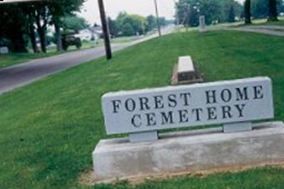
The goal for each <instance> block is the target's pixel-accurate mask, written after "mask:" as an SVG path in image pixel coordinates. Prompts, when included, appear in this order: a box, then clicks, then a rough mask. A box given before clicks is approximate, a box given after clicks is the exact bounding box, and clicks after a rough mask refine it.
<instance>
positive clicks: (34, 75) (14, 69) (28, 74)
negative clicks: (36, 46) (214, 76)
mask: <svg viewBox="0 0 284 189" xmlns="http://www.w3.org/2000/svg"><path fill="white" fill-rule="evenodd" d="M174 29H175V28H174V27H173V26H170V27H167V28H164V30H163V34H168V33H171V32H173V31H174ZM157 36H158V35H157V34H153V35H151V36H148V37H144V38H142V39H139V40H136V41H133V42H131V43H124V44H114V45H112V49H113V51H114V52H115V51H118V50H121V49H124V48H126V47H129V46H132V45H135V44H137V43H141V42H143V41H146V40H149V39H152V38H155V37H157ZM104 55H105V52H104V47H97V48H93V49H87V50H81V51H75V52H69V53H64V54H61V55H57V56H53V57H48V58H41V59H36V60H32V61H29V62H27V63H23V64H18V65H15V66H11V67H8V68H4V69H0V95H1V94H3V93H5V92H8V91H11V90H13V89H15V88H18V87H22V86H25V85H28V84H30V83H32V82H34V81H36V80H39V79H41V78H44V77H46V76H48V75H51V74H55V73H58V72H61V71H63V70H66V69H68V68H71V67H73V66H76V65H79V64H82V63H85V62H89V61H91V60H95V59H97V58H100V57H103V56H104Z"/></svg>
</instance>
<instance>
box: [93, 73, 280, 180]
mask: <svg viewBox="0 0 284 189" xmlns="http://www.w3.org/2000/svg"><path fill="white" fill-rule="evenodd" d="M272 97H273V96H272V84H271V80H270V78H268V77H256V78H248V79H240V80H232V81H219V82H212V83H203V84H192V85H184V86H176V87H164V88H156V89H144V90H136V91H128V92H124V91H121V92H115V93H108V94H105V95H104V96H103V97H102V105H103V113H104V118H105V126H106V131H107V134H119V133H128V134H129V140H125V138H116V139H107V140H101V141H100V142H99V143H98V144H97V146H96V148H95V150H94V151H93V154H92V156H93V162H94V173H95V174H94V175H95V177H96V179H98V180H100V179H101V180H104V179H114V178H115V179H117V178H125V177H126V178H128V177H130V178H133V176H134V177H136V176H137V177H139V176H141V175H142V176H143V175H145V177H148V176H150V175H152V174H154V175H155V174H159V175H161V174H165V173H176V172H178V171H182V172H194V171H200V170H211V169H219V168H221V169H222V168H228V167H239V166H257V165H271V164H272V165H273V164H274V163H277V162H283V161H284V147H283V144H284V124H283V122H262V123H259V122H258V123H251V122H252V121H255V120H265V119H271V118H273V116H274V111H273V98H272ZM208 124H223V129H222V128H220V127H218V128H217V127H216V128H215V127H214V128H207V129H202V130H195V131H183V132H167V133H163V134H162V135H161V140H159V141H154V140H156V139H157V138H158V137H157V136H158V134H157V132H158V131H159V130H162V129H169V128H181V127H193V126H198V125H208ZM232 128H233V129H232ZM243 128H247V129H243ZM226 130H228V131H229V132H226ZM235 131H244V132H235ZM246 131H248V132H246ZM180 133H182V134H180ZM201 133H202V134H201ZM129 141H130V142H129ZM142 141H143V142H142Z"/></svg>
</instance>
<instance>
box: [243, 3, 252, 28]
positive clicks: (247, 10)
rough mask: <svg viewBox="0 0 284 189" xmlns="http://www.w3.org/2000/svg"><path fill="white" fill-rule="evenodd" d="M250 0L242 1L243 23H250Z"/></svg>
mask: <svg viewBox="0 0 284 189" xmlns="http://www.w3.org/2000/svg"><path fill="white" fill-rule="evenodd" d="M250 9H251V1H250V0H245V3H244V16H245V24H251V10H250Z"/></svg>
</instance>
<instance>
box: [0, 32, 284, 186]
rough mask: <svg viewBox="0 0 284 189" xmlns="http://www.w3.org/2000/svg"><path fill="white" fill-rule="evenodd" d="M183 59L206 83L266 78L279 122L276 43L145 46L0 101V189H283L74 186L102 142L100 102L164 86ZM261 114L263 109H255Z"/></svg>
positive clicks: (283, 178)
mask: <svg viewBox="0 0 284 189" xmlns="http://www.w3.org/2000/svg"><path fill="white" fill-rule="evenodd" d="M181 55H191V56H192V57H193V58H194V60H196V61H197V62H198V64H199V67H200V69H201V70H202V72H203V73H204V74H205V78H206V80H207V81H217V80H223V79H237V78H244V77H253V76H270V77H271V78H272V79H273V92H274V101H275V110H276V119H277V120H284V62H283V60H284V38H281V37H272V36H266V35H261V34H253V33H240V32H233V31H215V32H208V33H202V34H199V33H196V32H189V33H178V34H172V35H169V36H165V37H163V38H160V39H153V40H151V41H149V42H145V43H142V44H139V45H136V46H134V47H131V48H128V49H126V50H124V51H121V52H118V53H116V54H115V56H114V59H113V60H112V61H110V62H107V61H105V60H104V59H100V60H98V61H94V62H90V63H86V64H83V65H80V66H78V67H75V68H72V69H70V70H67V71H65V72H63V73H60V74H57V75H55V76H51V77H49V78H47V79H44V80H41V81H39V82H36V83H35V84H32V85H30V86H27V87H24V88H21V89H18V90H15V91H13V92H11V93H7V94H4V95H2V96H0V110H1V113H0V188H1V189H2V188H3V189H8V188H9V189H14V188H15V189H18V188H21V189H25V188H27V189H31V188H59V189H62V188H64V189H65V188H66V189H67V188H68V189H69V188H100V189H103V188H104V189H107V188H120V189H123V188H134V187H136V188H139V189H155V188H161V189H164V188H168V189H170V188H180V189H188V188H198V189H199V188H204V189H212V188H216V189H223V188H224V189H225V188H226V189H228V188H230V189H232V188H236V189H239V188H257V189H259V188H267V189H271V188H279V189H280V188H283V186H284V169H281V168H260V169H253V170H248V171H245V172H240V173H223V174H216V175H210V176H204V177H197V176H186V177H178V178H175V179H167V180H164V181H149V182H147V183H145V184H142V185H138V186H130V185H128V184H125V183H122V184H118V185H97V186H95V187H90V186H84V185H81V184H79V182H78V180H79V176H80V174H82V173H83V172H86V171H89V170H91V168H92V159H91V153H92V150H93V149H94V147H95V145H96V144H97V143H98V141H99V140H100V139H102V138H108V137H110V136H106V134H105V130H104V125H103V116H102V112H101V96H102V95H103V94H104V93H106V92H109V91H117V90H129V89H140V88H147V87H159V86H166V85H169V83H170V78H171V73H172V68H173V65H174V63H175V62H176V61H177V58H178V56H181ZM263 108H265V107H263Z"/></svg>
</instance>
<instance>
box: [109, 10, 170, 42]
mask: <svg viewBox="0 0 284 189" xmlns="http://www.w3.org/2000/svg"><path fill="white" fill-rule="evenodd" d="M158 22H159V24H160V25H161V26H164V25H166V24H167V23H168V22H169V21H167V20H166V19H165V18H164V17H161V18H159V19H157V18H156V17H155V16H153V15H149V16H147V17H143V16H140V15H137V14H128V13H126V12H121V13H119V15H118V16H117V17H116V19H111V18H108V25H109V30H110V35H111V36H112V37H118V36H133V35H143V34H146V33H147V32H149V31H152V30H154V29H155V28H157V23H158Z"/></svg>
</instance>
